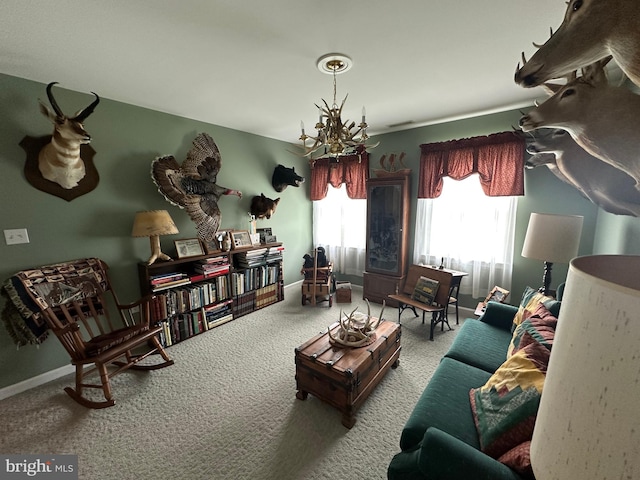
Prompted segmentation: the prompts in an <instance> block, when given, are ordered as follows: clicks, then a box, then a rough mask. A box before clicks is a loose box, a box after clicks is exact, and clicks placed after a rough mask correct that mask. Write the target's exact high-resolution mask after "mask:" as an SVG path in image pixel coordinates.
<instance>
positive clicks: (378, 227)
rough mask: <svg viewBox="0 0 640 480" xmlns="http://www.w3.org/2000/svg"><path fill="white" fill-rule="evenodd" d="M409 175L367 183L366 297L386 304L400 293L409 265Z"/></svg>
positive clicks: (364, 293) (370, 180)
mask: <svg viewBox="0 0 640 480" xmlns="http://www.w3.org/2000/svg"><path fill="white" fill-rule="evenodd" d="M409 189H410V178H409V175H408V174H406V175H398V176H387V177H381V178H371V179H369V180H367V250H366V264H365V273H364V282H363V283H364V285H363V297H364V298H366V299H368V300H369V301H371V302H376V303H382V301H383V300H387V295H389V294H392V293H396V288H400V287H401V285H402V282H403V281H404V278H405V275H406V272H407V265H408V258H407V256H408V239H409V231H408V226H409V205H410V204H409Z"/></svg>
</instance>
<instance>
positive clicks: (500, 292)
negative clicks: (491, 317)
mask: <svg viewBox="0 0 640 480" xmlns="http://www.w3.org/2000/svg"><path fill="white" fill-rule="evenodd" d="M509 293H510V292H509V290H505V289H504V288H501V287H498V286H497V285H496V286H495V287H493V288H492V289H491V291H490V292H489V295H487V298H485V299H484V304H485V305H486V304H487V302H489V301H493V302H500V303H504V302H505V300H506V299H507V297H508V296H509Z"/></svg>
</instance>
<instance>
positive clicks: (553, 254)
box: [522, 213, 583, 263]
mask: <svg viewBox="0 0 640 480" xmlns="http://www.w3.org/2000/svg"><path fill="white" fill-rule="evenodd" d="M582 220H583V217H581V216H579V215H555V214H550V213H532V214H531V217H530V218H529V226H528V227H527V234H526V236H525V239H524V246H523V247H522V256H523V257H526V258H534V259H536V260H542V261H544V262H551V263H568V262H569V260H571V259H572V258H573V257H575V256H576V255H577V254H578V246H579V245H580V234H581V233H582Z"/></svg>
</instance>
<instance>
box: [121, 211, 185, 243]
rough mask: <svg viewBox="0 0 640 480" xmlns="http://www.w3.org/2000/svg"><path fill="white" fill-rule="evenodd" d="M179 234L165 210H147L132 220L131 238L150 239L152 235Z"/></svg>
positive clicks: (138, 213) (137, 214)
mask: <svg viewBox="0 0 640 480" xmlns="http://www.w3.org/2000/svg"><path fill="white" fill-rule="evenodd" d="M176 233H180V232H179V231H178V229H177V228H176V224H175V223H173V220H172V219H171V216H170V215H169V212H167V211H166V210H147V211H144V212H137V213H136V216H135V218H134V220H133V229H132V231H131V236H132V237H151V236H153V235H174V234H176Z"/></svg>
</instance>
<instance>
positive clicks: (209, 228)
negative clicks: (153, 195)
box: [151, 133, 242, 242]
mask: <svg viewBox="0 0 640 480" xmlns="http://www.w3.org/2000/svg"><path fill="white" fill-rule="evenodd" d="M221 167H222V157H221V156H220V151H219V150H218V146H217V145H216V143H215V142H214V141H213V138H211V137H210V136H209V135H208V134H206V133H200V134H199V135H198V136H197V137H196V138H195V139H194V140H193V147H191V150H189V152H188V153H187V158H186V160H185V161H184V162H182V165H180V164H178V162H177V161H176V159H175V158H174V157H173V156H172V155H166V156H164V157H158V158H156V159H155V160H154V161H153V162H152V163H151V178H152V179H153V182H154V183H155V184H156V186H157V187H158V191H159V192H160V193H161V194H162V195H163V196H164V198H166V199H167V201H168V202H169V203H172V204H173V205H176V206H178V207H180V208H183V209H184V210H186V212H187V214H188V215H189V217H190V218H191V220H193V222H194V223H195V224H196V230H197V231H198V237H199V238H200V239H201V240H203V241H205V242H211V241H213V240H214V239H215V234H216V232H217V231H218V228H219V227H220V221H221V218H222V214H221V212H220V208H219V207H218V200H219V199H220V197H221V196H222V195H237V196H238V197H240V198H242V192H240V191H239V190H233V189H230V188H226V187H221V186H220V185H218V184H217V183H216V178H217V176H218V173H219V172H220V168H221Z"/></svg>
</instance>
